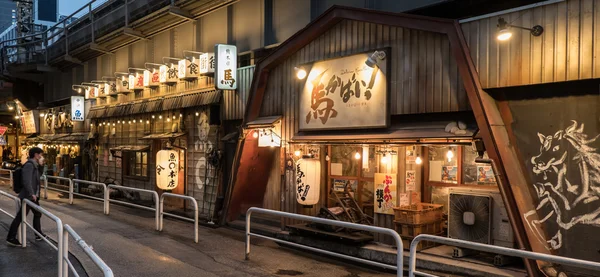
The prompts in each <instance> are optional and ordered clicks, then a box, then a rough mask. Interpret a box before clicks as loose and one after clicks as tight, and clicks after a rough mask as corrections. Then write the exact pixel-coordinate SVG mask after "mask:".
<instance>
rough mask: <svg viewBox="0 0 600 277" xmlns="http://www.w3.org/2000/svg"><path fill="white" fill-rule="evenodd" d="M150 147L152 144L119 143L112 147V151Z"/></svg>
mask: <svg viewBox="0 0 600 277" xmlns="http://www.w3.org/2000/svg"><path fill="white" fill-rule="evenodd" d="M148 149H150V145H119V146H115V147H111V148H110V150H111V151H145V150H148Z"/></svg>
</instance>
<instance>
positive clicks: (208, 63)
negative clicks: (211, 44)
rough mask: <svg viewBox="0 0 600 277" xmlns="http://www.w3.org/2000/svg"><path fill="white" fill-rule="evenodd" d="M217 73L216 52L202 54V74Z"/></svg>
mask: <svg viewBox="0 0 600 277" xmlns="http://www.w3.org/2000/svg"><path fill="white" fill-rule="evenodd" d="M206 73H215V53H204V54H202V55H200V74H206Z"/></svg>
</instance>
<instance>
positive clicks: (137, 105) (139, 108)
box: [131, 100, 148, 114]
mask: <svg viewBox="0 0 600 277" xmlns="http://www.w3.org/2000/svg"><path fill="white" fill-rule="evenodd" d="M147 102H148V101H145V100H141V101H135V102H133V104H132V107H131V113H132V114H138V113H143V112H144V110H145V107H146V103H147Z"/></svg>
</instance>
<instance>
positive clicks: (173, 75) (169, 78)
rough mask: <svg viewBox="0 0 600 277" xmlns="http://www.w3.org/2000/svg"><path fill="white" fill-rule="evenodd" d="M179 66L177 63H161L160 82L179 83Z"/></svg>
mask: <svg viewBox="0 0 600 277" xmlns="http://www.w3.org/2000/svg"><path fill="white" fill-rule="evenodd" d="M178 68H179V66H178V65H177V64H173V63H171V64H169V65H168V66H167V65H161V66H160V68H159V78H158V79H159V82H160V83H177V81H179V79H178V77H179V76H178V75H179V74H177V72H178V71H179V70H178Z"/></svg>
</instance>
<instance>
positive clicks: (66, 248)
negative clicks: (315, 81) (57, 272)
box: [61, 232, 69, 277]
mask: <svg viewBox="0 0 600 277" xmlns="http://www.w3.org/2000/svg"><path fill="white" fill-rule="evenodd" d="M61 259H62V263H63V275H62V276H63V277H69V265H68V264H67V261H68V260H69V232H64V233H63V257H62V258H61Z"/></svg>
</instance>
